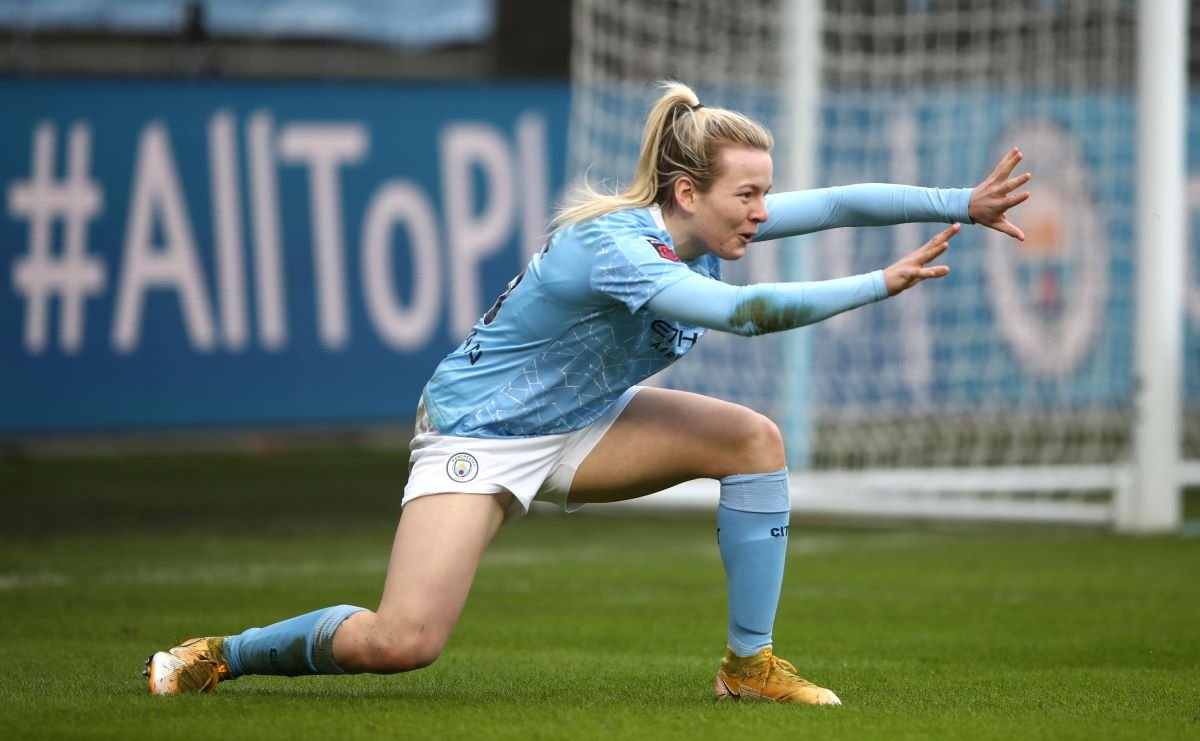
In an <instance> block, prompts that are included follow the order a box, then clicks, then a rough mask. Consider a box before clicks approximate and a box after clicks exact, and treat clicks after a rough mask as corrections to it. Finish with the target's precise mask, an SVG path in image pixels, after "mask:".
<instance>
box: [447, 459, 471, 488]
mask: <svg viewBox="0 0 1200 741" xmlns="http://www.w3.org/2000/svg"><path fill="white" fill-rule="evenodd" d="M478 473H479V461H477V460H475V456H473V455H471V454H470V453H455V454H454V455H452V456H450V460H449V461H447V462H446V475H447V476H449V477H450V478H452V479H454V480H455V481H457V482H458V483H460V484H465V483H466V482H468V481H470V480H471V479H473V478H475V476H476V474H478Z"/></svg>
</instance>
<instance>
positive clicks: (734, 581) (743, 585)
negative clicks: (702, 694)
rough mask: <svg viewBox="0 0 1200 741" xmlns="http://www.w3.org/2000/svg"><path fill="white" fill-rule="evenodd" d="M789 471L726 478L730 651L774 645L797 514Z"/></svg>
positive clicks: (720, 530)
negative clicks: (790, 532) (793, 514)
mask: <svg viewBox="0 0 1200 741" xmlns="http://www.w3.org/2000/svg"><path fill="white" fill-rule="evenodd" d="M787 476H788V472H787V469H786V468H785V469H783V470H782V471H775V472H774V473H751V474H739V475H737V476H727V477H725V478H723V479H721V501H720V504H719V505H718V506H717V543H718V544H719V545H720V547H721V562H722V563H723V564H724V565H725V581H726V584H727V586H728V592H729V648H730V649H731V650H732V651H733V652H734V653H735V654H737V655H738V656H750V655H752V654H755V653H758V651H760V650H762V649H763V648H766V647H767V646H770V645H771V631H772V629H773V627H774V625H775V610H776V608H778V607H779V591H780V589H781V588H782V587H783V563H784V561H785V560H786V559H787V543H788V519H789V516H790V515H791V512H792V506H791V497H790V495H789V493H788V480H787Z"/></svg>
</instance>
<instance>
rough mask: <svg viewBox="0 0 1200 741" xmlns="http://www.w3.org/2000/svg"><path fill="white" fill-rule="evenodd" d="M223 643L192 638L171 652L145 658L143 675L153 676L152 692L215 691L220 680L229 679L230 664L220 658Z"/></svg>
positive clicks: (215, 639) (177, 693)
mask: <svg viewBox="0 0 1200 741" xmlns="http://www.w3.org/2000/svg"><path fill="white" fill-rule="evenodd" d="M224 642H225V639H224V638H190V639H188V640H186V641H184V642H183V643H181V644H179V645H178V646H176V647H175V648H173V649H171V650H170V651H159V652H158V653H156V654H154V655H153V656H151V657H150V658H148V659H146V668H145V670H144V671H143V672H142V676H145V677H149V678H150V694H152V695H179V694H183V693H186V692H212V691H213V690H215V689H216V688H217V682H220V681H221V680H224V679H229V678H230V673H229V665H228V664H226V663H225V660H224V659H223V658H221V644H222V643H224Z"/></svg>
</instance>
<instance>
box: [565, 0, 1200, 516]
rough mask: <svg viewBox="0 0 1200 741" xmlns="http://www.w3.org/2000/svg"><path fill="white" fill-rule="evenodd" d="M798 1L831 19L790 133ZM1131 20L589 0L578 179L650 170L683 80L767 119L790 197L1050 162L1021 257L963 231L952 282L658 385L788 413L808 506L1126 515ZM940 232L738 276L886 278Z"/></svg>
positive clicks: (576, 141) (1131, 307)
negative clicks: (810, 104)
mask: <svg viewBox="0 0 1200 741" xmlns="http://www.w3.org/2000/svg"><path fill="white" fill-rule="evenodd" d="M797 6H799V7H800V8H802V9H803V8H808V10H809V12H808V14H807V18H808V22H810V23H814V24H818V25H817V28H819V32H812V31H813V29H810V35H809V36H808V38H811V39H812V41H813V43H816V44H818V45H819V53H817V54H815V55H814V56H813V58H814V59H815V60H816V64H817V70H816V73H817V77H816V78H815V79H817V80H818V82H817V83H816V88H817V94H818V96H819V105H818V106H817V110H816V111H814V112H812V114H811V119H810V120H811V121H813V122H814V123H815V124H816V125H815V129H814V130H813V131H811V132H810V131H806V130H804V129H805V127H803V126H791V127H788V126H787V125H786V124H787V121H785V120H784V118H783V112H784V111H785V110H787V105H786V104H787V102H788V101H787V100H786V95H787V94H788V93H786V92H785V91H787V90H790V89H794V88H793V86H792V83H791V82H790V81H789V80H790V78H789V75H788V74H786V73H788V72H789V66H788V65H789V64H790V63H793V62H794V60H795V59H796V54H795V49H793V48H791V45H794V44H797V43H804V41H803V39H800V38H797V35H796V29H797V28H803V26H798V25H796V24H794V23H789V22H788V20H787V19H789V18H795V17H796V16H795V15H794V13H796V11H797ZM1135 11H1136V4H1135V3H1132V2H1128V1H1127V0H1091V1H1089V2H1074V1H1069V0H1045V1H1041V2H1022V3H999V2H992V1H989V0H955V2H944V1H942V0H854V1H849V2H827V3H825V4H824V7H823V8H822V7H821V6H820V4H819V3H816V2H812V1H810V0H755V1H754V2H745V3H729V2H726V1H725V0H668V1H665V2H661V3H642V2H636V1H634V0H576V2H575V11H574V12H575V15H574V47H573V55H574V56H573V62H572V65H573V66H572V110H571V121H570V126H571V130H570V134H569V163H570V171H571V172H572V173H573V174H574V175H575V176H576V177H580V176H583V175H584V173H585V172H586V174H587V177H588V178H589V179H590V180H591V181H592V182H593V183H597V182H607V183H609V184H610V185H619V184H622V183H623V182H624V181H623V180H622V178H627V177H628V176H629V174H631V173H632V171H633V163H634V161H635V159H636V156H637V148H638V138H639V136H640V133H641V125H642V121H643V120H644V117H645V114H646V112H647V110H648V108H649V106H650V104H651V103H652V101H653V99H654V97H655V94H656V91H655V89H654V86H653V81H655V80H657V79H662V78H677V79H680V80H683V81H685V82H687V83H689V84H691V85H692V86H693V87H694V88H696V89H697V90H698V92H699V93H700V96H701V99H702V100H703V101H704V102H706V103H708V104H711V105H722V106H726V107H731V108H736V109H739V110H742V111H744V112H747V113H749V114H750V115H752V116H755V117H757V118H759V119H760V120H762V121H764V122H765V123H767V124H768V125H769V126H770V127H771V128H772V129H773V131H774V132H775V134H776V138H777V140H779V144H780V151H781V152H783V153H784V154H783V155H782V156H780V155H777V157H776V170H777V171H776V189H777V190H787V189H789V187H797V186H814V187H816V186H825V185H842V184H849V183H855V182H893V183H907V184H920V185H928V186H937V187H962V186H973V185H975V184H977V183H978V182H979V181H981V180H982V179H983V178H984V177H985V176H986V175H987V174H988V173H989V172H990V171H991V169H992V168H993V167H994V165H995V163H996V162H997V161H998V160H999V159H1000V157H1001V155H1002V154H1003V153H1004V152H1005V151H1006V150H1007V149H1008V148H1009V147H1011V146H1013V145H1017V146H1020V147H1021V149H1022V151H1023V152H1024V154H1025V158H1026V159H1025V164H1026V165H1028V167H1029V168H1030V170H1031V171H1032V172H1033V173H1034V180H1033V181H1032V183H1031V185H1030V187H1031V189H1032V190H1033V191H1034V193H1035V197H1034V198H1033V199H1031V200H1030V201H1029V202H1028V203H1026V204H1024V205H1022V206H1021V207H1020V208H1018V209H1017V210H1016V211H1014V212H1013V214H1012V219H1013V221H1014V222H1016V223H1017V224H1018V225H1019V226H1020V227H1021V228H1022V229H1023V230H1024V232H1025V234H1026V237H1027V239H1026V241H1025V242H1023V243H1019V242H1016V241H1014V240H1011V239H1009V238H1008V237H1006V236H1004V235H1002V234H999V233H997V232H993V231H990V230H987V229H984V228H982V227H969V228H966V229H964V230H963V232H962V233H961V235H960V236H958V237H956V238H955V240H954V242H953V244H952V247H951V251H950V253H949V254H948V255H947V257H946V258H945V262H946V263H947V264H949V265H951V266H952V273H951V275H950V276H949V277H947V278H946V279H944V280H941V281H933V282H928V283H925V284H923V285H921V286H919V287H918V288H916V289H914V290H912V291H910V292H908V293H906V294H904V295H902V296H900V297H898V298H895V299H892V300H889V301H886V302H882V303H880V304H876V305H872V306H868V307H864V308H861V309H858V310H855V311H852V312H849V313H847V314H844V315H841V316H838V317H835V318H833V319H831V320H829V321H826V322H824V323H821V324H819V325H816V326H813V327H809V328H805V329H802V330H798V331H794V332H789V333H785V334H783V335H777V336H773V337H770V338H754V339H742V338H737V337H731V336H726V335H721V334H720V333H715V332H714V333H709V335H708V336H707V337H706V338H705V340H704V342H702V343H700V345H698V346H697V348H696V349H695V350H694V351H693V354H694V355H695V356H696V357H692V358H689V360H688V361H687V362H684V363H680V364H677V365H676V367H674V368H672V369H671V370H670V371H668V372H666V373H664V374H662V375H661V376H660V377H658V378H656V379H655V380H654V382H655V383H660V384H662V385H666V386H671V387H678V388H686V389H691V390H696V391H700V392H703V393H707V394H711V395H714V396H718V397H721V398H726V399H730V400H734V401H738V402H741V403H744V404H747V405H749V406H751V407H753V408H755V409H758V410H760V411H762V412H764V413H767V414H769V415H771V416H772V417H773V418H774V419H776V420H777V421H779V422H780V423H781V427H782V428H783V429H784V430H785V433H786V435H787V437H788V438H789V440H788V442H789V449H790V452H789V455H790V456H791V461H792V468H793V473H794V474H795V482H794V483H795V484H796V486H795V487H794V491H795V494H796V501H797V503H798V505H797V506H798V508H800V509H803V508H805V507H808V508H810V509H813V510H817V511H831V512H851V513H854V512H857V513H863V514H887V513H893V514H900V515H932V516H939V515H946V516H964V517H971V518H978V517H988V516H993V515H994V516H996V517H1002V518H1015V519H1024V518H1031V519H1037V520H1063V521H1083V522H1108V521H1111V520H1112V519H1113V516H1114V504H1113V497H1114V492H1116V491H1119V490H1120V488H1121V487H1122V486H1127V485H1128V483H1127V481H1126V480H1125V478H1123V477H1125V476H1126V472H1127V469H1128V464H1129V462H1130V456H1131V450H1132V437H1131V430H1132V425H1133V413H1132V410H1133V403H1134V400H1133V393H1134V344H1135V343H1134V314H1135V295H1134V287H1135V285H1136V273H1135V270H1136V264H1135V262H1136V261H1135V256H1136V246H1135V243H1136V213H1135V210H1136V203H1135V193H1134V187H1135V182H1136V105H1135V99H1134V83H1135V80H1134V75H1135V61H1136V60H1135V51H1136V48H1135V41H1136V39H1135V36H1136V34H1135V20H1136V19H1135ZM791 71H793V72H794V70H791ZM788 120H791V121H797V120H799V119H788ZM806 134H808V135H810V136H808V137H806ZM805 147H808V148H809V150H810V151H811V152H812V153H813V155H812V157H811V161H812V163H813V164H812V167H811V172H796V171H794V169H795V168H792V170H793V171H789V168H788V167H787V163H788V162H795V161H802V159H800V158H789V157H787V156H786V154H787V153H788V152H790V151H795V150H798V149H803V148H805ZM1021 171H1023V170H1019V171H1018V172H1021ZM938 229H939V227H938V225H935V224H916V225H904V226H898V227H887V228H871V229H855V230H850V229H843V230H835V231H830V232H824V233H820V234H817V235H811V236H808V237H803V238H799V239H796V240H791V241H789V242H787V243H783V244H779V245H769V246H768V245H761V246H756V247H754V248H752V250H751V253H750V255H749V256H748V257H747V258H746V259H745V260H743V261H740V262H739V263H734V264H727V266H726V267H727V274H726V278H727V280H729V281H730V282H735V283H737V282H752V281H759V280H778V279H779V278H780V277H781V276H786V277H789V278H792V279H796V278H804V279H822V278H830V277H837V276H842V275H848V274H852V273H861V272H867V271H870V270H873V269H877V268H881V267H884V266H886V265H888V264H889V263H891V262H892V261H893V260H894V259H895V258H896V257H898V256H899V255H902V254H905V253H907V252H909V251H911V250H912V249H914V248H916V247H918V246H920V245H921V244H922V243H923V242H924V241H926V240H927V239H928V238H929V237H930V236H932V235H933V234H934V233H936V232H937V231H938ZM1190 252H1191V254H1192V257H1193V261H1194V250H1191V251H1190ZM1192 340H1193V342H1192V344H1191V345H1190V349H1191V351H1190V352H1187V353H1186V354H1185V357H1188V358H1190V359H1191V360H1189V362H1190V367H1188V368H1187V369H1185V372H1184V378H1185V379H1192V380H1188V381H1186V385H1187V386H1188V389H1187V390H1188V392H1189V393H1190V396H1189V397H1188V398H1189V399H1190V401H1191V402H1192V404H1193V407H1191V408H1189V409H1188V410H1185V418H1186V419H1187V420H1188V424H1187V425H1186V426H1185V430H1186V431H1185V435H1184V438H1185V450H1184V454H1185V457H1188V458H1193V459H1194V458H1197V457H1200V455H1198V454H1200V440H1198V437H1200V435H1198V433H1197V426H1198V425H1197V424H1196V421H1197V420H1196V416H1197V415H1196V414H1195V411H1196V410H1195V408H1194V404H1195V400H1196V396H1197V392H1198V391H1200V389H1197V388H1195V386H1196V385H1197V384H1196V382H1195V380H1194V379H1196V378H1198V377H1200V368H1197V367H1196V366H1197V361H1196V358H1197V355H1198V354H1197V352H1195V350H1194V348H1195V342H1194V340H1195V336H1194V333H1193V335H1192ZM709 490H710V491H711V487H709Z"/></svg>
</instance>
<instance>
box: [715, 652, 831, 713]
mask: <svg viewBox="0 0 1200 741" xmlns="http://www.w3.org/2000/svg"><path fill="white" fill-rule="evenodd" d="M716 696H717V699H718V700H757V701H762V702H779V703H795V704H800V705H841V704H842V701H841V700H839V699H838V696H837V695H835V694H833V692H831V691H830V690H827V689H825V688H824V687H818V686H817V685H815V684H813V683H812V682H810V681H808V680H807V679H804V678H803V677H800V676H799V675H797V674H796V667H794V666H792V665H791V664H790V663H788V662H787V661H784V660H783V659H781V658H779V657H778V656H776V655H775V654H773V653H771V647H770V646H767V647H766V648H764V649H763V650H761V651H759V652H758V653H756V654H754V655H753V656H738V655H736V654H734V653H733V652H732V651H729V650H726V651H725V659H724V660H723V661H721V668H720V669H719V670H717V686H716Z"/></svg>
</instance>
